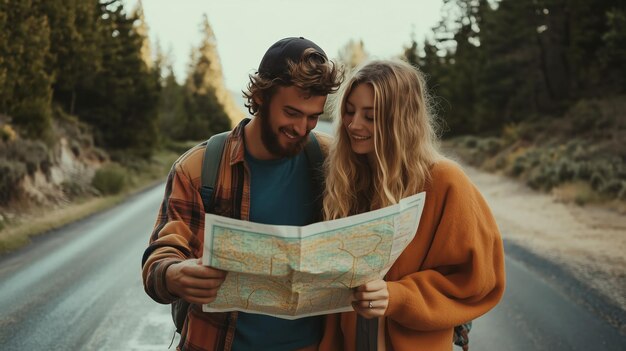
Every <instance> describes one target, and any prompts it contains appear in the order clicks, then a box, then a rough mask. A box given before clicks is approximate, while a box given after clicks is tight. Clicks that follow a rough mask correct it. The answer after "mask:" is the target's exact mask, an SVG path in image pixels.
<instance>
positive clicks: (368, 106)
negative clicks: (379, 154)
mask: <svg viewBox="0 0 626 351" xmlns="http://www.w3.org/2000/svg"><path fill="white" fill-rule="evenodd" d="M341 118H342V122H343V127H344V128H345V129H346V132H347V133H348V137H349V138H350V145H351V146H352V151H354V152H355V153H357V154H361V155H373V154H374V88H373V87H372V86H371V85H370V84H368V83H362V84H359V85H357V86H355V87H353V88H352V90H351V91H350V93H349V94H348V97H347V98H346V101H345V104H344V109H343V111H342V113H341Z"/></svg>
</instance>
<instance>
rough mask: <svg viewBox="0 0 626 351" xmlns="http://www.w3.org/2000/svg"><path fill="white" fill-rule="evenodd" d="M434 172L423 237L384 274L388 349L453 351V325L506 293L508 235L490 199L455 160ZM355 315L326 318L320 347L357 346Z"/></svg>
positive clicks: (419, 233)
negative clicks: (505, 238)
mask: <svg viewBox="0 0 626 351" xmlns="http://www.w3.org/2000/svg"><path fill="white" fill-rule="evenodd" d="M431 178H432V179H431V181H430V182H429V183H428V184H427V185H426V187H425V191H426V203H425V207H424V212H423V213H422V217H421V220H420V224H419V228H418V230H417V235H416V236H415V238H414V239H413V241H412V242H411V243H410V244H409V246H408V247H407V248H406V249H405V250H404V252H403V253H402V254H401V255H400V257H399V258H398V260H397V261H396V262H395V263H394V265H393V266H392V267H391V269H390V270H389V272H388V273H387V276H386V279H385V280H386V281H387V288H388V290H389V306H388V308H387V311H386V312H385V342H386V349H387V351H390V350H394V351H405V350H406V351H409V350H410V351H416V350H428V351H437V350H447V351H449V350H451V349H452V334H453V328H454V326H455V325H458V324H461V323H464V322H466V321H469V320H473V319H475V318H477V317H479V316H481V315H483V314H485V313H486V312H487V311H489V310H490V309H491V308H493V307H494V306H495V305H496V304H497V303H498V301H499V300H500V298H501V297H502V294H503V293H504V282H505V273H504V251H503V247H502V240H501V238H500V233H499V230H498V227H497V225H496V222H495V220H494V218H493V215H492V214H491V211H490V210H489V207H488V206H487V203H486V202H485V200H484V199H483V197H482V196H481V194H480V193H479V191H478V189H476V187H475V186H474V185H473V184H472V183H471V181H470V180H469V178H468V177H467V176H466V175H465V173H464V172H463V171H462V170H461V168H460V167H459V166H458V165H456V164H455V163H453V162H452V161H448V160H443V161H440V162H438V163H437V164H435V165H434V166H433V168H432V170H431ZM422 262H423V264H422ZM420 265H422V267H421V269H420ZM356 316H357V315H356V312H348V313H342V314H335V315H330V316H328V317H327V321H326V322H327V323H326V329H325V334H324V338H323V340H322V343H321V344H320V350H347V351H350V350H355V343H356V341H355V338H356ZM470 340H471V338H470Z"/></svg>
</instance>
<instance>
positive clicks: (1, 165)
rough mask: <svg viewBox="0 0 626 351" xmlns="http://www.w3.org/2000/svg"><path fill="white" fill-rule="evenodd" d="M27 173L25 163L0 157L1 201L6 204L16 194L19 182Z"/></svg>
mask: <svg viewBox="0 0 626 351" xmlns="http://www.w3.org/2000/svg"><path fill="white" fill-rule="evenodd" d="M25 175H26V166H24V164H23V163H20V162H15V161H11V160H7V159H4V158H0V203H2V204H4V203H6V202H8V201H9V200H11V199H12V198H13V197H14V195H15V194H16V193H15V191H16V189H17V184H18V182H19V181H20V179H22V177H24V176H25Z"/></svg>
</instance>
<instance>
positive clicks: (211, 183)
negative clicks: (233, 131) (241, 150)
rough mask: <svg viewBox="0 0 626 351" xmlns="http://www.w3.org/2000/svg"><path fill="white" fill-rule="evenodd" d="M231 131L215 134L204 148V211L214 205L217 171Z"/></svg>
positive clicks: (201, 192) (201, 189) (201, 191)
mask: <svg viewBox="0 0 626 351" xmlns="http://www.w3.org/2000/svg"><path fill="white" fill-rule="evenodd" d="M229 133H230V132H223V133H220V134H215V135H213V136H212V137H211V138H209V140H208V141H207V144H206V148H205V149H204V158H203V159H202V173H201V176H200V178H201V180H202V187H201V188H200V196H201V197H202V204H203V205H204V212H209V211H210V209H211V206H212V205H213V192H214V190H215V183H216V181H217V172H218V171H219V168H220V162H221V161H222V153H223V152H224V144H225V143H226V137H227V136H228V134H229Z"/></svg>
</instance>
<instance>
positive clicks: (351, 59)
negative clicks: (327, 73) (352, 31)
mask: <svg viewBox="0 0 626 351" xmlns="http://www.w3.org/2000/svg"><path fill="white" fill-rule="evenodd" d="M368 57H369V53H368V52H367V51H366V50H365V43H363V40H358V41H356V40H352V39H350V41H348V42H347V43H346V45H344V46H343V47H342V48H341V49H340V50H339V58H338V59H339V62H341V63H342V64H343V65H344V66H345V67H346V69H347V70H352V69H354V68H355V67H356V66H358V65H360V64H361V63H363V62H364V61H365V60H367V58H368Z"/></svg>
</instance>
